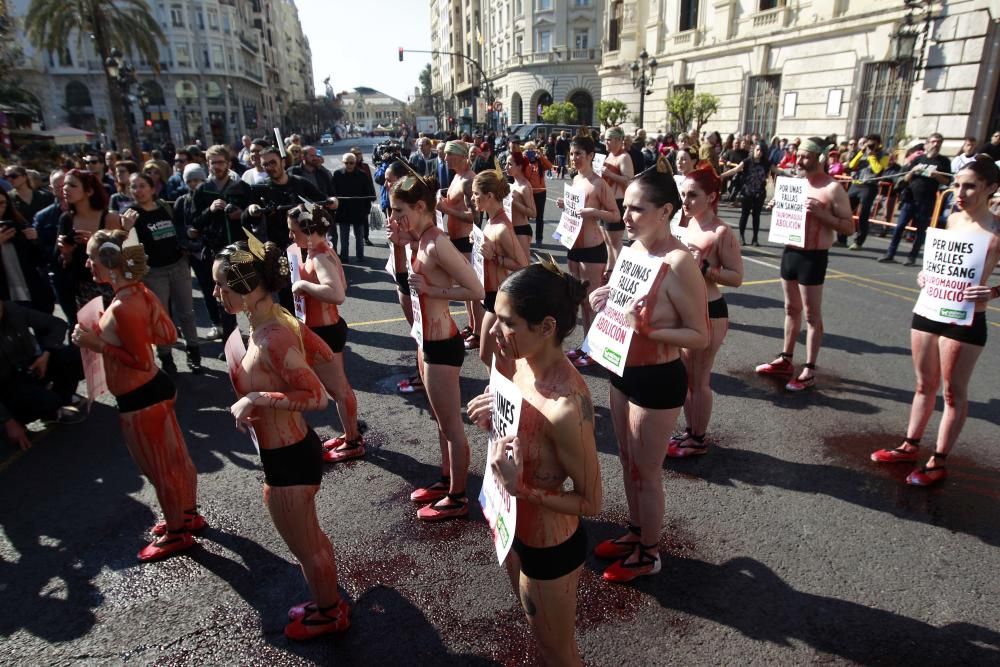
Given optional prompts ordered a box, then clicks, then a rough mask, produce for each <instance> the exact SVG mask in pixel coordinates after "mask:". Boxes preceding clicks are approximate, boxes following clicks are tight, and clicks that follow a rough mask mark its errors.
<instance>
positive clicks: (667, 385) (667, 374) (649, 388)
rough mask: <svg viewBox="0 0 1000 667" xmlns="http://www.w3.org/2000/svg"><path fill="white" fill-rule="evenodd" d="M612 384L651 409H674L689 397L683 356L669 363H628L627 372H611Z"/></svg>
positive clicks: (633, 399)
mask: <svg viewBox="0 0 1000 667" xmlns="http://www.w3.org/2000/svg"><path fill="white" fill-rule="evenodd" d="M611 386H612V387H614V388H615V389H617V390H618V391H620V392H621V393H623V394H625V396H626V397H628V400H629V402H630V403H635V404H636V405H638V406H639V407H640V408H648V409H650V410H670V409H672V408H679V407H681V406H682V405H684V401H685V400H686V399H687V391H688V376H687V369H686V368H684V363H683V362H682V361H681V360H680V359H674V360H673V361H668V362H667V363H665V364H650V365H649V366H626V367H625V374H624V376H622V377H618V376H617V375H615V374H614V373H612V374H611Z"/></svg>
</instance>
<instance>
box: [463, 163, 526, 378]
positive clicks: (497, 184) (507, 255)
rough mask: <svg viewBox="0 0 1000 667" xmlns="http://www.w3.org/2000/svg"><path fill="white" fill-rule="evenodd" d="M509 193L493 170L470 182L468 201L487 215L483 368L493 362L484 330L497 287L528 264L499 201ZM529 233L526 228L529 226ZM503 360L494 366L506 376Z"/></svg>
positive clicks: (492, 319) (492, 317) (490, 342)
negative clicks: (469, 197) (469, 199)
mask: <svg viewBox="0 0 1000 667" xmlns="http://www.w3.org/2000/svg"><path fill="white" fill-rule="evenodd" d="M509 193H510V187H509V186H508V185H507V181H506V180H504V179H503V178H501V176H499V175H497V173H496V172H495V171H484V172H482V173H480V174H479V175H478V176H476V180H475V181H473V183H472V203H473V205H474V206H475V207H476V210H477V211H482V212H483V213H485V214H486V215H487V216H488V217H489V223H488V224H487V225H486V226H485V227H484V228H483V234H484V236H485V237H486V240H485V242H484V243H483V248H482V254H483V287H484V288H485V289H486V298H485V299H483V309H484V310H485V311H486V313H485V314H484V315H483V331H485V332H487V335H486V336H483V339H482V340H481V341H480V345H479V358H480V359H481V360H482V362H483V363H484V364H486V368H490V367H491V366H492V365H493V353H494V351H495V349H496V344H495V342H494V341H493V339H492V336H490V335H488V332H489V331H490V329H491V328H492V327H493V322H495V321H496V318H497V316H496V311H495V310H494V308H495V306H496V300H497V288H498V287H499V286H500V283H502V282H503V281H504V279H505V278H507V276H508V275H509V274H510V272H511V271H517V270H518V269H520V268H523V267H525V266H527V265H528V254H527V253H526V252H525V251H524V249H523V248H522V247H521V244H520V243H519V242H518V240H517V236H516V235H515V233H514V227H513V225H511V222H510V218H508V217H507V213H506V211H504V210H503V200H504V197H506V196H507V195H508V194H509ZM529 236H530V229H529ZM503 362H504V360H502V359H498V360H497V367H498V368H499V369H500V371H501V372H503V373H504V375H507V376H509V375H510V374H511V372H512V370H513V369H512V368H511V367H510V365H509V364H506V363H503Z"/></svg>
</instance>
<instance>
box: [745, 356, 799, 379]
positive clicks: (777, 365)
mask: <svg viewBox="0 0 1000 667" xmlns="http://www.w3.org/2000/svg"><path fill="white" fill-rule="evenodd" d="M778 357H779V358H780V361H770V362H768V363H766V364H761V365H759V366H757V367H756V368H755V369H754V372H756V373H757V375H766V376H775V377H791V376H792V373H794V372H795V366H793V365H792V356H791V355H790V354H785V353H784V352H782V353H781V354H779V355H778Z"/></svg>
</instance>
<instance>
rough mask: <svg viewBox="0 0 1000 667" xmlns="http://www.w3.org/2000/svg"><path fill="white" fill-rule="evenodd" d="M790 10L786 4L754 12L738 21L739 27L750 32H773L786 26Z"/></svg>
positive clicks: (790, 15) (789, 17) (789, 18)
mask: <svg viewBox="0 0 1000 667" xmlns="http://www.w3.org/2000/svg"><path fill="white" fill-rule="evenodd" d="M791 17H792V11H791V8H790V7H788V6H787V5H786V6H784V7H775V8H774V9H768V10H765V11H763V12H756V13H754V14H751V15H750V16H748V17H747V18H745V19H742V20H741V21H740V24H741V26H740V27H741V28H744V29H745V30H750V31H752V32H762V33H768V32H774V31H775V30H781V29H782V28H784V27H786V26H787V25H788V24H789V22H790V21H791Z"/></svg>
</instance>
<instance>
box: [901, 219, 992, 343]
mask: <svg viewBox="0 0 1000 667" xmlns="http://www.w3.org/2000/svg"><path fill="white" fill-rule="evenodd" d="M989 247H990V236H989V234H984V233H983V232H954V231H948V230H947V229H936V228H931V229H928V230H927V243H926V244H925V245H924V287H923V289H921V290H920V296H919V297H918V298H917V303H916V305H915V306H914V307H913V312H914V313H916V314H917V315H922V316H924V317H926V318H927V319H929V320H934V321H935V322H946V323H948V324H962V325H969V324H972V318H973V316H974V315H975V310H976V304H975V302H973V301H965V300H964V299H963V297H962V294H963V293H964V292H965V288H966V287H972V286H973V285H978V284H980V282H982V275H983V269H984V268H985V264H986V254H987V252H988V251H989Z"/></svg>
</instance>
